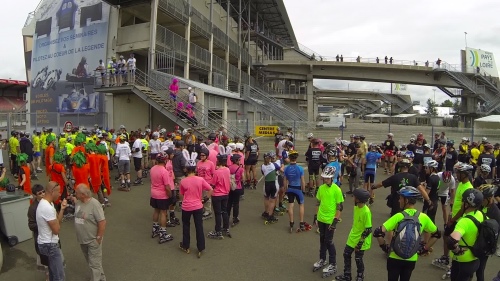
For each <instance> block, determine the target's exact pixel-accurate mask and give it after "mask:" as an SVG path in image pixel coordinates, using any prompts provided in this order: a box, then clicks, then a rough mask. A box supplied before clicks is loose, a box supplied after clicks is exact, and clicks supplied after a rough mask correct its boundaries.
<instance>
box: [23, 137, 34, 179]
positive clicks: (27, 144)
mask: <svg viewBox="0 0 500 281" xmlns="http://www.w3.org/2000/svg"><path fill="white" fill-rule="evenodd" d="M29 136H30V135H29V133H28V132H26V133H24V132H21V134H20V135H19V137H20V138H21V139H20V140H19V148H20V149H21V153H26V155H28V162H27V164H28V167H30V170H31V179H35V180H38V177H37V175H36V167H35V163H34V162H33V143H32V142H31V140H30V138H29Z"/></svg>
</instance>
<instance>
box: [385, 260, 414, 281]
mask: <svg viewBox="0 0 500 281" xmlns="http://www.w3.org/2000/svg"><path fill="white" fill-rule="evenodd" d="M415 264H416V262H414V261H406V260H398V259H393V258H388V259H387V273H388V274H387V280H388V281H410V277H411V273H412V272H413V269H415Z"/></svg>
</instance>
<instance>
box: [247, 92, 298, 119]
mask: <svg viewBox="0 0 500 281" xmlns="http://www.w3.org/2000/svg"><path fill="white" fill-rule="evenodd" d="M241 94H242V97H243V98H244V99H245V100H246V101H248V102H249V103H251V104H253V105H254V106H257V107H259V108H261V109H263V110H264V111H266V112H267V113H268V114H269V115H271V116H272V117H273V118H275V119H277V120H278V121H280V122H283V123H284V124H285V125H290V124H292V123H293V122H294V121H299V122H307V117H305V118H304V116H303V115H302V114H300V113H298V112H297V111H296V110H294V109H292V108H290V107H288V106H286V105H285V104H284V103H283V102H280V101H278V100H277V99H275V98H272V97H271V96H270V95H269V94H266V93H265V92H264V91H263V90H261V89H258V88H256V87H252V86H250V85H242V86H241Z"/></svg>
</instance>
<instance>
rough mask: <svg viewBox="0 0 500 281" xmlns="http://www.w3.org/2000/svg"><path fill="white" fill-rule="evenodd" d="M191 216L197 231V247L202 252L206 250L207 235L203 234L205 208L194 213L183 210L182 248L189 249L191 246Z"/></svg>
mask: <svg viewBox="0 0 500 281" xmlns="http://www.w3.org/2000/svg"><path fill="white" fill-rule="evenodd" d="M191 215H192V216H193V220H194V228H195V229H196V247H197V248H198V251H199V252H201V251H203V250H205V234H203V208H201V209H198V210H194V211H184V210H182V246H183V247H185V248H187V249H189V246H190V244H191V234H190V227H191V222H190V220H191Z"/></svg>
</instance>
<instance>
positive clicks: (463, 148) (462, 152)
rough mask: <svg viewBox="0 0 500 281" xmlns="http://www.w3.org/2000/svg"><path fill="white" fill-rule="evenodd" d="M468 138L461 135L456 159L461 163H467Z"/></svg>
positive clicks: (468, 154)
mask: <svg viewBox="0 0 500 281" xmlns="http://www.w3.org/2000/svg"><path fill="white" fill-rule="evenodd" d="M469 158H470V151H469V138H466V137H463V138H462V142H461V143H460V145H459V146H458V161H459V162H462V163H469Z"/></svg>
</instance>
